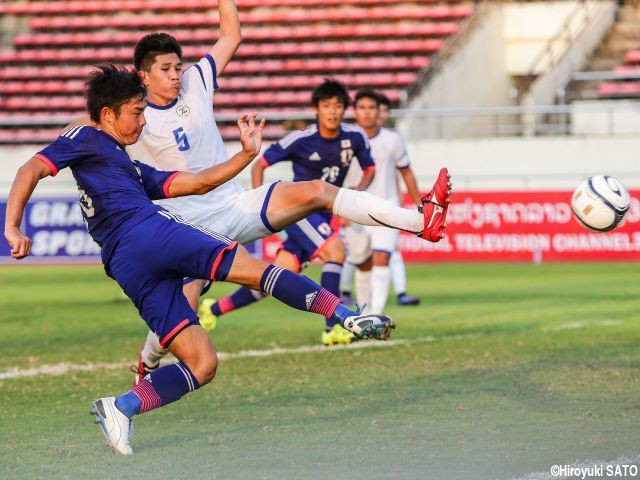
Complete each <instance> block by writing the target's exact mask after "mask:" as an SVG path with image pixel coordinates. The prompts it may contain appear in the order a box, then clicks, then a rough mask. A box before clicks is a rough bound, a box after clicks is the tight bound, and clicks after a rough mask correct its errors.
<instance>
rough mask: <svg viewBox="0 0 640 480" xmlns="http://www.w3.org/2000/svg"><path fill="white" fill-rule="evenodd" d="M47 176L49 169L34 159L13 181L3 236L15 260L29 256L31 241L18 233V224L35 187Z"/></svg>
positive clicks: (23, 167)
mask: <svg viewBox="0 0 640 480" xmlns="http://www.w3.org/2000/svg"><path fill="white" fill-rule="evenodd" d="M49 175H51V170H50V169H49V167H47V165H45V164H44V163H43V162H42V161H41V160H39V159H37V158H35V157H34V158H32V159H31V160H29V161H28V162H27V163H25V164H24V165H23V166H21V167H20V168H19V169H18V173H17V174H16V178H15V180H14V181H13V185H12V186H11V191H10V192H9V199H8V200H7V211H6V215H5V223H4V236H5V238H6V239H7V241H8V242H9V246H10V247H11V256H12V257H13V258H15V259H18V260H20V259H22V258H25V257H26V256H27V255H29V251H30V250H31V239H30V238H29V237H27V236H26V235H25V234H23V233H22V232H21V231H20V223H22V215H23V213H24V207H25V205H26V204H27V202H28V201H29V198H31V194H32V193H33V190H34V189H35V188H36V185H38V182H39V181H40V180H42V179H43V178H44V177H47V176H49Z"/></svg>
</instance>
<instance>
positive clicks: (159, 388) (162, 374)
mask: <svg viewBox="0 0 640 480" xmlns="http://www.w3.org/2000/svg"><path fill="white" fill-rule="evenodd" d="M149 377H150V380H146V379H145V380H142V381H141V382H140V383H138V385H136V386H135V387H133V388H132V389H131V390H129V391H128V392H127V393H125V394H123V395H120V396H119V397H118V398H116V408H117V409H118V410H120V411H121V412H122V413H124V414H125V415H126V416H127V417H129V418H131V417H133V416H134V415H137V414H140V413H145V412H148V411H149V410H153V409H156V408H160V407H162V406H164V405H168V404H169V403H171V402H175V401H176V400H179V399H180V398H182V397H183V396H184V395H185V394H187V393H189V392H192V391H194V390H197V389H198V388H200V384H199V383H198V380H197V379H196V377H194V376H193V373H191V370H189V367H187V366H186V365H185V364H184V363H182V362H180V363H175V364H173V365H166V366H164V367H160V368H158V369H157V370H154V371H153V372H151V373H150V374H149ZM136 398H137V400H136Z"/></svg>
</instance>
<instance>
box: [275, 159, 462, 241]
mask: <svg viewBox="0 0 640 480" xmlns="http://www.w3.org/2000/svg"><path fill="white" fill-rule="evenodd" d="M450 193H451V183H450V182H449V174H448V172H447V171H446V169H442V170H441V171H440V174H439V176H438V179H437V180H436V183H435V185H434V187H433V189H432V190H431V192H429V193H428V194H427V195H425V197H424V198H423V204H422V207H421V210H412V209H406V208H402V207H399V206H396V205H394V204H393V203H391V202H389V201H388V200H385V199H383V198H380V197H376V196H375V195H371V194H370V193H368V192H362V191H358V190H350V189H346V188H337V187H335V186H333V185H331V184H329V183H326V182H323V181H321V180H312V181H308V182H294V183H285V182H283V183H278V184H276V185H275V187H274V189H273V192H272V194H271V198H270V200H269V203H268V205H267V208H266V212H265V215H266V218H267V219H268V222H269V224H270V225H271V226H272V227H273V228H274V229H282V228H284V227H285V226H286V225H289V224H291V223H292V222H295V221H298V220H299V219H301V218H304V217H305V216H307V215H308V214H309V212H314V211H319V210H323V209H329V210H332V211H333V213H334V214H336V215H338V216H341V217H343V218H345V219H347V220H350V221H353V222H356V223H359V224H361V225H373V226H379V225H384V226H388V227H391V228H397V229H400V230H406V231H409V232H413V233H415V234H417V235H420V236H421V237H423V238H425V239H428V240H430V241H434V242H437V241H439V240H440V239H441V238H442V237H443V236H444V234H443V230H444V227H445V223H444V222H445V219H446V213H447V208H448V205H449V196H450Z"/></svg>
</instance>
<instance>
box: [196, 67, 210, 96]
mask: <svg viewBox="0 0 640 480" xmlns="http://www.w3.org/2000/svg"><path fill="white" fill-rule="evenodd" d="M194 67H196V69H197V70H198V73H199V74H200V78H201V79H202V84H203V85H204V89H205V90H207V82H205V81H204V73H202V69H201V68H200V65H198V64H197V63H196V64H195V65H194Z"/></svg>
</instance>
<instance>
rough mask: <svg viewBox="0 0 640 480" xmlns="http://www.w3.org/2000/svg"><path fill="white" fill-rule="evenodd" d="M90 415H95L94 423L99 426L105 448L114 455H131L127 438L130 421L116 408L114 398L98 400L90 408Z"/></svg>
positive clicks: (129, 430)
mask: <svg viewBox="0 0 640 480" xmlns="http://www.w3.org/2000/svg"><path fill="white" fill-rule="evenodd" d="M91 413H92V414H93V415H95V417H96V419H95V423H97V424H98V425H100V428H101V429H102V433H103V434H104V438H105V439H106V441H107V446H108V447H109V448H110V449H111V450H113V451H114V452H116V453H121V454H122V455H132V454H133V450H131V445H129V436H130V435H131V428H132V426H131V420H130V419H129V418H128V417H127V416H126V415H125V414H124V413H122V412H121V411H120V410H118V409H117V408H116V399H115V397H106V398H99V399H98V400H96V401H95V402H93V405H92V406H91Z"/></svg>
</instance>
